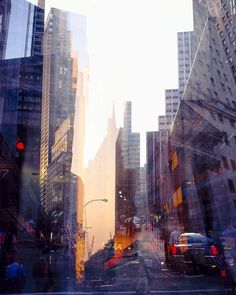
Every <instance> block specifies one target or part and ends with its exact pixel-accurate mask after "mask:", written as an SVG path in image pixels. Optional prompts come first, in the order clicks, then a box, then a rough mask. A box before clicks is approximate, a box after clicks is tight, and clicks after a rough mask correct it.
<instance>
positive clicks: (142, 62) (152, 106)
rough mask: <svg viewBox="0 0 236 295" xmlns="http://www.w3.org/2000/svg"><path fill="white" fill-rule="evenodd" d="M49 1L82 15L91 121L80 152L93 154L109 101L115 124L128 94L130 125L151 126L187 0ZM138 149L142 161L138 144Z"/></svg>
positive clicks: (188, 14)
mask: <svg viewBox="0 0 236 295" xmlns="http://www.w3.org/2000/svg"><path fill="white" fill-rule="evenodd" d="M31 2H34V3H36V2H35V1H31ZM50 7H56V8H60V9H64V10H68V11H71V12H75V13H79V14H83V15H85V16H86V17H87V24H88V52H89V67H90V85H89V104H88V115H89V116H88V122H91V118H92V124H88V125H87V152H86V158H87V159H88V158H92V157H93V156H94V155H95V153H96V150H97V148H98V147H99V145H100V143H101V141H102V138H103V136H104V135H105V132H106V123H107V118H108V116H110V115H111V112H112V102H113V101H115V105H116V107H117V108H116V109H117V110H118V112H117V114H116V117H117V121H118V122H117V123H118V126H119V125H120V124H121V118H122V113H121V109H122V106H123V102H124V101H126V100H131V101H132V102H133V126H134V131H137V132H141V133H142V134H144V132H145V131H151V130H157V128H158V116H159V115H162V114H164V113H165V101H164V91H165V89H168V88H177V87H178V74H177V32H182V31H190V30H192V29H193V28H192V23H193V21H192V0H178V1H175V0H158V1H157V0H120V1H115V0H78V1H74V0H66V1H65V0H46V12H47V13H48V11H49V9H50ZM98 127H99V128H98ZM95 134H96V137H95ZM142 138H143V139H144V138H145V136H142ZM141 153H142V155H141V162H142V164H143V163H144V161H145V154H144V144H142V148H141Z"/></svg>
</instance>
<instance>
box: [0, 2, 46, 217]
mask: <svg viewBox="0 0 236 295" xmlns="http://www.w3.org/2000/svg"><path fill="white" fill-rule="evenodd" d="M3 7H4V9H2V10H1V13H2V14H1V16H0V19H1V26H2V31H1V32H2V37H1V40H2V41H3V43H1V45H2V44H3V45H2V46H1V48H0V51H1V58H2V59H1V61H0V89H1V91H0V92H1V94H0V130H1V133H2V135H3V137H4V139H5V141H6V143H7V144H8V146H9V149H10V150H11V152H12V154H13V155H14V157H15V159H16V160H17V162H18V165H19V167H20V170H21V172H20V192H19V197H20V214H21V215H22V216H23V218H32V216H34V218H37V210H38V205H39V202H38V197H39V195H38V194H39V184H38V174H39V148H40V121H41V97H42V66H43V65H42V61H43V57H42V37H43V27H44V10H42V9H41V8H39V7H37V6H35V5H32V4H30V3H28V2H27V1H24V0H19V1H18V0H12V1H4V6H3ZM17 141H21V142H23V145H24V150H23V151H21V152H19V150H17V147H16V142H17Z"/></svg>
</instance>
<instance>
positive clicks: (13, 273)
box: [4, 250, 26, 293]
mask: <svg viewBox="0 0 236 295" xmlns="http://www.w3.org/2000/svg"><path fill="white" fill-rule="evenodd" d="M25 278H26V271H25V267H24V265H23V264H21V263H19V262H17V261H15V251H13V250H12V251H9V252H7V253H6V267H5V278H4V290H5V291H6V292H8V293H21V292H22V291H23V289H24V285H25Z"/></svg>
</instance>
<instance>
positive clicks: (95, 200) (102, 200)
mask: <svg viewBox="0 0 236 295" xmlns="http://www.w3.org/2000/svg"><path fill="white" fill-rule="evenodd" d="M92 202H105V203H107V202H108V199H93V200H90V201H88V202H87V203H86V204H85V205H84V207H83V209H84V208H85V207H86V206H87V205H88V204H89V203H92Z"/></svg>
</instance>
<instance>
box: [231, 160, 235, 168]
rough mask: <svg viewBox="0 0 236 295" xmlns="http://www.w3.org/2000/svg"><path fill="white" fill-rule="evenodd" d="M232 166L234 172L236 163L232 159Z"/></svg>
mask: <svg viewBox="0 0 236 295" xmlns="http://www.w3.org/2000/svg"><path fill="white" fill-rule="evenodd" d="M231 166H232V169H233V170H236V162H235V160H232V159H231Z"/></svg>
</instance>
